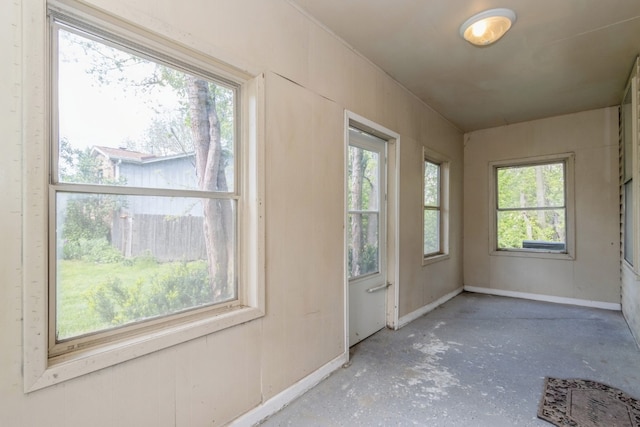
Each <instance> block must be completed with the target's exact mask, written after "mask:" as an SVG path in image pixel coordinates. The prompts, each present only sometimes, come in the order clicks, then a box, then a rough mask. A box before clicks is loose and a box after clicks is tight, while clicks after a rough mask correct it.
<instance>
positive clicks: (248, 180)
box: [23, 1, 265, 392]
mask: <svg viewBox="0 0 640 427" xmlns="http://www.w3.org/2000/svg"><path fill="white" fill-rule="evenodd" d="M32 13H34V14H35V13H36V11H32ZM26 15H28V13H27V14H26ZM48 15H56V16H58V17H63V19H64V20H65V21H67V22H69V21H71V23H73V22H77V23H80V24H82V25H83V26H85V27H88V28H97V29H98V30H99V31H103V32H105V33H109V34H114V35H116V36H117V37H119V38H121V39H122V40H126V41H127V42H128V43H130V44H132V45H137V46H143V47H144V48H146V49H148V50H150V51H153V52H158V53H159V54H161V55H163V58H168V59H169V61H172V60H173V61H175V63H177V64H187V67H189V68H190V69H191V68H192V69H195V70H205V71H206V72H207V73H208V74H213V75H216V76H220V78H221V79H224V80H226V81H231V82H234V83H235V84H237V85H238V88H239V89H238V93H239V96H238V103H239V104H240V107H239V108H240V110H238V111H239V129H238V134H239V137H238V139H237V141H236V146H237V148H236V155H237V161H236V165H237V167H238V170H239V173H238V182H236V184H235V186H234V187H235V190H234V191H236V192H237V205H236V206H237V211H238V213H237V221H238V222H237V224H238V225H237V230H238V231H237V236H238V238H237V246H238V250H237V253H238V262H237V265H238V267H237V273H238V274H237V276H238V277H237V281H238V300H237V302H236V303H234V304H232V305H231V306H227V307H225V308H224V309H221V308H216V307H211V308H209V309H199V310H194V311H193V312H190V313H187V314H179V315H173V316H168V317H166V318H163V319H160V320H157V321H152V322H147V323H142V324H141V326H142V327H139V328H134V329H133V330H132V331H129V332H128V333H126V334H119V335H118V334H116V335H113V336H106V337H105V338H103V339H102V340H101V341H98V342H91V343H90V344H87V346H86V347H83V346H82V345H76V346H75V347H74V348H73V349H71V351H68V352H64V353H62V354H60V355H56V356H55V357H50V356H49V348H50V345H49V334H50V333H51V332H50V327H49V326H50V325H49V324H50V321H49V314H48V297H47V295H48V294H49V292H50V291H51V289H53V286H54V285H53V284H52V282H51V281H49V280H48V276H49V271H50V268H53V266H52V265H51V262H50V261H49V253H48V252H49V250H48V248H49V245H48V244H47V239H48V237H47V236H48V226H49V220H48V218H47V217H48V211H49V210H48V203H49V201H48V191H49V189H48V185H47V184H46V183H47V182H48V174H49V170H50V167H49V164H48V163H49V156H50V155H51V154H50V151H49V148H48V146H49V138H50V135H53V134H54V132H53V129H52V127H53V126H54V123H53V121H52V120H49V119H47V114H46V113H44V114H41V116H40V117H41V120H37V119H36V118H34V119H32V120H29V121H28V123H27V124H26V132H25V141H27V140H29V139H28V138H27V136H26V135H31V136H32V137H33V140H29V144H28V146H27V144H25V148H24V157H25V171H26V172H25V177H24V179H25V193H24V197H25V204H24V206H25V219H24V242H25V247H24V258H23V264H24V265H25V266H28V267H27V268H26V269H25V270H27V271H26V272H25V279H24V289H25V294H24V295H25V298H24V391H25V392H30V391H34V390H38V389H41V388H43V387H47V386H50V385H53V384H57V383H60V382H62V381H66V380H69V379H72V378H76V377H78V376H81V375H84V374H87V373H90V372H93V371H96V370H99V369H103V368H106V367H108V366H112V365H115V364H117V363H121V362H124V361H126V360H130V359H133V358H136V357H139V356H142V355H145V354H149V353H151V352H154V351H158V350H161V349H164V348H167V347H170V346H173V345H176V344H179V343H182V342H185V341H188V340H192V339H195V338H198V337H201V336H204V335H208V334H211V333H214V332H216V331H219V330H222V329H225V328H229V327H232V326H235V325H239V324H242V323H245V322H248V321H251V320H254V319H257V318H259V317H262V316H264V314H265V287H264V269H265V258H264V142H263V139H264V77H263V76H262V75H260V76H250V75H247V74H246V73H244V72H241V71H238V70H237V69H235V68H233V67H232V66H229V65H228V64H224V63H221V62H218V61H216V60H214V59H212V58H210V57H207V56H205V55H203V54H201V53H199V52H195V51H191V50H189V49H187V48H185V47H183V46H181V45H178V44H176V43H173V42H171V41H170V40H166V39H164V38H162V37H159V36H157V35H155V34H151V33H149V32H147V31H145V30H142V29H140V28H137V27H134V26H132V25H130V24H127V23H124V22H122V21H119V20H118V19H116V18H113V17H111V16H110V15H106V14H104V13H101V12H99V11H96V10H94V9H91V8H89V7H87V6H83V5H80V4H77V3H74V2H72V1H66V2H64V3H58V2H50V3H49V14H48ZM31 25H33V24H31ZM42 25H43V29H45V28H46V30H43V31H42V32H36V33H35V34H36V35H34V36H33V38H31V39H29V42H30V45H31V46H30V47H31V48H32V49H34V50H35V51H38V47H40V48H42V50H44V51H48V52H49V53H48V55H45V57H44V58H42V59H41V61H42V63H41V64H40V65H41V69H42V70H44V71H43V73H42V75H41V77H42V81H48V82H51V81H52V80H51V79H48V77H47V76H48V75H50V63H51V61H53V60H57V58H54V57H53V55H54V54H56V52H50V51H49V48H48V46H49V45H50V41H49V37H50V34H51V33H50V31H51V29H52V28H53V27H54V26H53V25H52V21H51V20H50V19H47V20H46V21H44V22H42ZM38 35H39V37H38ZM31 65H33V64H31ZM46 70H49V71H46ZM44 86H45V89H41V90H40V91H37V90H36V91H34V90H33V89H29V88H25V92H27V91H28V92H29V93H28V94H27V96H25V99H27V100H26V101H25V104H26V105H25V107H26V109H27V110H28V111H29V109H30V108H31V109H33V111H36V110H37V111H40V110H41V109H43V108H44V109H45V110H49V109H50V108H53V107H50V96H49V95H48V93H49V92H50V91H51V90H55V87H53V83H48V84H45V85H44ZM34 117H37V114H34ZM54 151H55V150H54ZM50 286H51V289H50ZM125 330H126V329H125Z"/></svg>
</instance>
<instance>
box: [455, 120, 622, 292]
mask: <svg viewBox="0 0 640 427" xmlns="http://www.w3.org/2000/svg"><path fill="white" fill-rule="evenodd" d="M567 152H572V153H574V154H575V175H574V177H575V209H576V215H575V217H576V218H575V243H576V250H575V260H555V259H540V258H527V257H514V256H504V255H490V250H489V240H490V239H489V215H490V212H491V208H490V206H488V200H489V182H488V181H489V169H488V168H489V162H492V161H498V160H506V159H520V158H526V157H535V156H543V155H552V154H559V153H567ZM464 158H465V164H464V173H465V175H464V206H465V218H464V233H465V236H464V255H465V263H464V283H465V285H466V286H477V287H483V288H491V289H498V290H504V291H514V292H523V293H533V294H543V295H550V296H557V297H565V298H575V299H582V300H591V301H598V302H607V303H620V281H619V277H620V260H619V255H620V229H619V227H620V226H619V222H620V217H619V204H620V201H619V195H618V194H619V190H618V185H619V184H618V179H619V178H618V112H617V108H607V109H600V110H594V111H587V112H582V113H577V114H570V115H565V116H559V117H553V118H549V119H543V120H536V121H532V122H526V123H520V124H515V125H510V126H503V127H497V128H492V129H486V130H481V131H476V132H471V133H468V134H466V135H465V148H464Z"/></svg>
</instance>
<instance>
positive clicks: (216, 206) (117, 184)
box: [49, 21, 240, 356]
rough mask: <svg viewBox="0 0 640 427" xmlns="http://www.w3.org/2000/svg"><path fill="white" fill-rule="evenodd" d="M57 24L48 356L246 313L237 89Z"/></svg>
mask: <svg viewBox="0 0 640 427" xmlns="http://www.w3.org/2000/svg"><path fill="white" fill-rule="evenodd" d="M52 28H53V32H52V42H53V47H54V49H53V54H54V57H55V59H54V61H53V70H52V71H53V76H54V77H55V78H54V79H53V88H52V92H53V96H52V100H53V108H52V113H53V138H52V148H51V150H50V152H51V154H52V159H51V166H52V173H51V174H50V177H51V182H50V186H49V191H50V195H51V196H50V218H51V220H50V224H51V225H50V242H51V244H50V247H51V260H52V262H51V265H52V267H53V269H52V273H51V275H50V286H51V287H52V291H50V304H49V306H50V320H49V322H50V323H49V324H50V328H49V345H50V355H51V356H54V355H58V354H61V353H63V352H64V351H65V349H69V348H74V343H75V342H82V343H85V342H87V341H88V342H91V340H93V339H95V340H96V341H98V340H99V339H100V338H101V336H102V335H112V334H113V329H114V328H120V329H122V328H124V329H123V331H129V329H131V328H134V329H135V328H140V327H142V326H144V324H145V322H148V321H150V320H154V319H158V318H160V317H163V316H170V315H173V314H176V313H183V312H185V311H189V310H192V311H193V310H199V309H201V308H202V307H207V306H209V307H219V306H222V307H229V306H233V305H237V304H239V294H238V292H239V290H238V284H237V256H236V255H237V253H238V244H237V241H238V238H237V225H236V224H237V223H238V218H237V212H238V206H237V205H238V203H239V201H240V194H239V193H238V191H237V188H238V187H239V186H238V185H237V184H236V182H237V178H236V176H237V172H238V168H237V166H236V164H237V163H238V160H237V157H238V156H237V155H236V148H235V147H236V144H235V140H236V138H237V128H238V126H237V120H238V114H237V109H238V101H237V98H238V86H237V85H234V84H231V83H229V82H225V81H223V80H222V79H216V78H215V76H212V75H209V74H206V75H204V74H203V73H200V72H198V70H191V71H190V72H185V71H184V68H185V67H184V66H183V64H179V65H180V66H175V67H171V66H169V65H167V64H166V63H165V61H164V60H161V59H159V58H161V57H162V55H160V54H158V55H157V56H154V53H153V52H151V51H147V50H145V51H144V52H143V53H140V51H139V50H136V49H138V48H139V46H126V47H123V44H122V41H121V40H119V39H118V38H117V37H115V36H114V37H113V39H110V38H109V36H108V35H106V34H104V33H100V34H94V33H91V32H87V31H86V29H84V28H74V27H73V26H71V25H68V24H67V23H65V22H59V21H55V22H54V24H53V26H52ZM114 40H118V42H117V43H116V42H115V41H114ZM125 45H126V44H125ZM134 47H135V49H134ZM132 118H133V120H131V119H132ZM115 130H118V131H119V132H115ZM203 241H204V242H203ZM203 247H204V248H203ZM197 248H200V250H196V249H197ZM91 267H93V268H91ZM102 267H106V268H102ZM69 325H71V326H69ZM128 333H130V332H128ZM88 336H89V337H88ZM92 336H93V337H92ZM87 337H88V338H87Z"/></svg>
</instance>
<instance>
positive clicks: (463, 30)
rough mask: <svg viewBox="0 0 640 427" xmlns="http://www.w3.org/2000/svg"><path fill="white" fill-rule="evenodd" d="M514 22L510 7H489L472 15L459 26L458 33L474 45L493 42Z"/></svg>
mask: <svg viewBox="0 0 640 427" xmlns="http://www.w3.org/2000/svg"><path fill="white" fill-rule="evenodd" d="M514 22H516V14H515V12H514V11H513V10H511V9H490V10H485V11H484V12H480V13H478V14H476V15H473V16H472V17H471V18H469V19H467V20H466V21H465V22H464V24H462V26H460V35H461V36H462V37H463V38H464V39H465V40H466V41H468V42H469V43H471V44H474V45H476V46H487V45H490V44H491V43H495V42H496V41H498V39H500V38H501V37H502V36H504V34H505V33H506V32H507V31H509V28H511V26H512V25H513V23H514Z"/></svg>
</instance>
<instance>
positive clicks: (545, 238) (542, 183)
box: [493, 157, 572, 254]
mask: <svg viewBox="0 0 640 427" xmlns="http://www.w3.org/2000/svg"><path fill="white" fill-rule="evenodd" d="M571 158H572V157H562V158H555V159H549V160H546V161H544V160H540V161H534V162H532V163H515V164H500V165H494V167H493V171H494V180H495V183H494V184H495V193H496V194H495V199H496V201H495V203H496V204H495V206H496V213H495V239H496V242H495V246H494V247H495V249H496V250H497V251H523V252H538V253H557V254H567V253H568V252H569V249H568V248H569V243H568V242H569V236H568V235H569V233H568V230H569V229H570V227H568V226H567V224H568V221H569V216H570V215H569V210H570V209H569V206H568V202H569V200H570V197H569V196H568V189H569V185H568V183H569V182H570V180H568V170H569V167H568V165H569V160H570V159H571Z"/></svg>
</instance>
